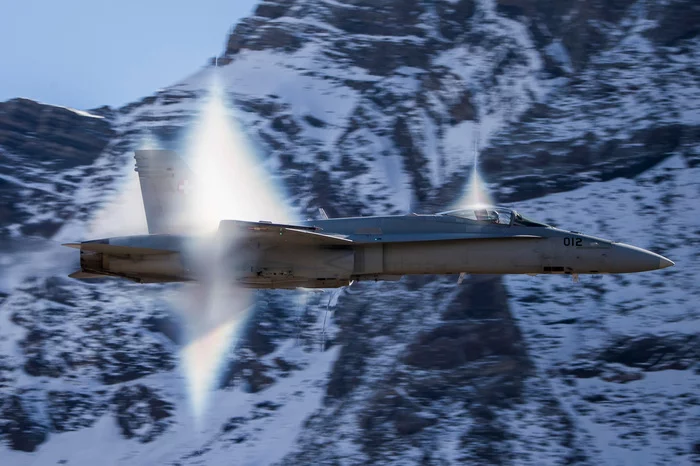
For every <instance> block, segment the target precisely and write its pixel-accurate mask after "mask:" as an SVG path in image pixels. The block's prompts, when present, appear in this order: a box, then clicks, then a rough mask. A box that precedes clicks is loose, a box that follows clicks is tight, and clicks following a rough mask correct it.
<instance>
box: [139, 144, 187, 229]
mask: <svg viewBox="0 0 700 466" xmlns="http://www.w3.org/2000/svg"><path fill="white" fill-rule="evenodd" d="M134 158H135V159H136V172H137V173H138V174H139V182H140V184H141V197H142V198H143V206H144V210H145V211H146V221H147V223H148V233H150V234H156V233H181V232H182V231H181V230H182V228H181V225H180V223H181V220H182V217H183V214H184V212H185V208H186V202H187V195H188V194H189V193H190V192H191V191H192V188H193V185H192V183H193V182H194V174H193V173H192V170H190V168H189V167H188V166H187V164H185V162H184V160H182V159H181V158H180V156H178V155H177V153H176V152H174V151H171V150H137V151H136V152H135V157H134Z"/></svg>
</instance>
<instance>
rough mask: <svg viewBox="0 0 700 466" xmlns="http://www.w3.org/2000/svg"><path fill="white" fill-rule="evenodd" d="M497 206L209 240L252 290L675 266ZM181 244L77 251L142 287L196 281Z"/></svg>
mask: <svg viewBox="0 0 700 466" xmlns="http://www.w3.org/2000/svg"><path fill="white" fill-rule="evenodd" d="M498 209H499V211H500V215H501V218H500V221H499V218H498V213H496V212H495V211H494V218H486V216H483V217H482V218H480V217H479V216H478V214H477V216H474V215H473V212H472V211H459V213H458V214H451V213H443V214H435V215H415V214H413V215H404V216H385V217H355V218H337V219H323V220H309V221H306V222H300V223H299V224H297V225H293V226H290V225H280V226H279V228H278V225H276V224H267V223H260V224H248V223H245V228H243V227H241V228H239V229H238V230H236V231H237V233H236V234H235V235H234V236H235V240H234V239H233V237H234V236H231V235H227V234H223V233H222V230H223V228H220V229H219V233H218V235H217V241H219V242H222V244H227V246H226V247H224V248H223V250H224V251H225V252H224V257H223V263H225V264H226V272H227V273H229V274H230V275H231V277H232V279H233V280H235V281H236V282H238V283H239V284H241V285H243V286H246V287H251V288H296V287H309V288H317V287H320V288H325V287H337V286H344V285H347V284H349V283H350V282H351V281H353V280H397V279H399V278H400V277H401V276H404V275H416V274H459V273H467V274H532V275H535V274H556V273H559V274H605V273H631V272H643V271H649V270H656V269H660V268H664V267H668V266H670V265H673V263H672V262H671V261H669V260H668V259H666V258H664V257H662V256H659V255H657V254H654V253H652V252H650V251H646V250H643V249H640V248H636V247H634V246H629V245H626V244H622V243H616V242H612V241H609V240H604V239H601V238H596V237H593V236H588V235H584V234H581V233H577V232H571V231H565V230H560V229H557V228H554V227H551V226H548V225H544V224H540V223H537V222H532V221H528V220H526V219H523V218H522V217H521V216H520V215H519V214H517V213H516V212H513V211H510V210H507V209H501V208H498ZM463 212H468V214H469V215H467V217H469V218H466V217H465V216H463ZM477 212H482V211H477ZM483 212H485V211H483ZM506 214H507V216H506ZM234 223H235V222H234ZM241 223H243V222H241ZM222 225H223V222H222ZM251 225H253V226H251ZM255 225H258V226H261V227H262V229H264V231H265V233H264V234H261V233H260V232H259V231H260V230H261V228H256V227H255ZM302 228H303V229H307V230H309V231H308V232H307V231H301V230H299V229H302ZM188 240H189V237H186V236H173V235H143V236H129V237H118V238H109V239H107V240H98V241H95V242H85V243H82V245H86V244H88V245H89V244H96V245H98V246H99V245H100V244H102V245H105V246H104V248H103V249H100V247H98V246H90V247H85V246H83V247H81V267H82V272H83V273H85V274H94V275H95V276H103V275H112V276H121V277H125V278H129V279H132V280H135V281H140V282H170V281H188V280H194V279H196V273H195V272H194V270H193V268H194V264H195V263H196V261H197V260H198V259H201V258H198V257H193V255H192V252H191V251H192V248H188V247H187V242H188ZM130 251H132V252H130ZM78 278H80V277H78ZM83 278H87V277H83Z"/></svg>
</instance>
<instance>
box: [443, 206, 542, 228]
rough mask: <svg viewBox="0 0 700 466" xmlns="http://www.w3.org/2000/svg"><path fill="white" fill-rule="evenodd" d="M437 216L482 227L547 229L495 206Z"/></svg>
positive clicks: (473, 208) (465, 209) (538, 223)
mask: <svg viewBox="0 0 700 466" xmlns="http://www.w3.org/2000/svg"><path fill="white" fill-rule="evenodd" d="M438 215H447V216H450V217H459V218H463V219H466V220H468V221H470V222H474V223H477V224H482V225H489V224H490V225H501V226H521V227H549V225H547V224H546V223H541V222H535V221H534V220H529V219H527V218H525V217H523V216H522V215H521V214H519V213H518V212H516V211H515V210H512V209H508V208H506V207H497V206H473V207H467V208H464V209H456V210H448V211H446V212H440V213H439V214H438Z"/></svg>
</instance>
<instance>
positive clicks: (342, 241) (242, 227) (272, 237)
mask: <svg viewBox="0 0 700 466" xmlns="http://www.w3.org/2000/svg"><path fill="white" fill-rule="evenodd" d="M319 230H320V228H318V227H309V226H305V225H288V224H283V223H267V222H243V221H239V220H222V221H221V222H220V223H219V233H220V234H224V235H242V236H244V237H246V238H248V239H251V238H253V239H258V240H260V241H265V242H272V243H279V244H297V245H307V246H351V245H352V244H353V243H354V242H353V241H352V240H350V239H348V238H347V237H345V236H343V235H329V234H325V233H319Z"/></svg>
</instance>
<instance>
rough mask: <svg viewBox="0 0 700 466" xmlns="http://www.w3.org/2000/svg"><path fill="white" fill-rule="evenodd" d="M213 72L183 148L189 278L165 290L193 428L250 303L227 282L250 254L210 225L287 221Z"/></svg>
mask: <svg viewBox="0 0 700 466" xmlns="http://www.w3.org/2000/svg"><path fill="white" fill-rule="evenodd" d="M217 72H218V70H217V69H214V70H213V79H212V83H211V88H210V93H209V95H208V98H207V99H206V101H205V103H204V106H203V108H202V111H201V113H200V116H199V119H198V121H197V123H196V125H195V127H194V129H193V132H192V135H191V144H190V147H189V150H188V151H187V153H186V155H187V157H186V161H187V163H188V164H189V165H190V168H191V169H192V171H193V172H194V174H195V175H194V176H195V179H194V180H193V185H192V189H191V193H189V194H188V199H187V208H186V209H185V210H186V211H185V212H183V213H182V214H184V215H185V216H186V219H185V220H186V222H184V223H187V224H189V225H192V226H193V229H194V231H196V232H197V233H198V236H197V239H195V240H192V241H190V242H189V244H188V245H187V246H186V247H187V250H188V254H187V256H188V257H189V258H190V260H191V262H190V266H191V269H192V272H193V274H194V276H195V278H196V280H197V283H196V284H189V285H186V286H184V287H182V289H181V290H179V292H178V293H177V294H176V296H174V297H173V298H174V299H173V302H174V304H175V307H176V308H177V309H178V310H179V311H181V313H182V315H183V317H184V319H183V320H184V323H185V332H184V333H185V337H186V344H185V346H184V347H183V349H182V354H181V365H182V369H183V371H184V373H185V376H186V378H187V384H188V391H189V396H190V403H191V406H192V411H193V414H194V417H195V421H196V423H197V425H198V426H199V427H201V426H202V422H203V416H204V414H205V413H206V410H207V406H208V403H209V400H210V398H211V395H212V393H213V391H214V389H215V388H216V386H217V384H218V380H219V377H220V373H221V370H222V369H223V368H222V365H223V362H224V360H225V356H226V354H227V353H228V352H229V351H230V349H231V348H232V347H233V346H234V345H235V342H236V340H237V337H238V335H239V332H240V329H241V327H242V326H243V324H244V323H245V321H246V320H247V318H248V315H249V313H250V310H251V309H252V305H253V302H252V294H251V292H250V291H248V290H244V289H242V288H240V287H237V286H235V285H234V282H235V279H234V276H233V274H234V272H235V269H236V268H239V267H241V266H243V265H245V264H244V263H245V261H246V260H248V259H250V258H248V257H243V256H241V255H240V254H239V253H237V252H236V251H235V249H236V242H237V240H238V238H236V237H233V236H231V232H228V233H226V234H224V233H222V232H221V231H218V232H217V226H218V225H219V221H220V220H223V219H235V220H249V221H258V220H270V221H277V222H289V221H292V219H291V218H290V216H289V215H288V214H287V209H286V208H285V205H284V202H283V201H282V199H281V196H280V195H279V194H278V191H277V190H276V189H275V187H274V186H273V183H272V182H271V179H270V178H269V177H268V176H267V174H266V171H265V170H264V169H263V168H262V166H261V163H260V161H259V160H258V159H257V157H256V154H255V153H254V151H253V150H252V147H251V145H250V144H249V143H248V141H247V140H246V137H245V134H244V133H243V132H242V130H241V129H240V128H239V127H238V125H237V124H236V123H235V121H234V120H233V119H232V118H230V116H229V106H228V102H227V99H226V95H225V93H224V92H223V89H222V87H221V86H220V83H219V82H218V77H217V75H216V73H217ZM178 220H180V219H178ZM176 223H178V224H183V223H182V222H179V221H178V222H176Z"/></svg>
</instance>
